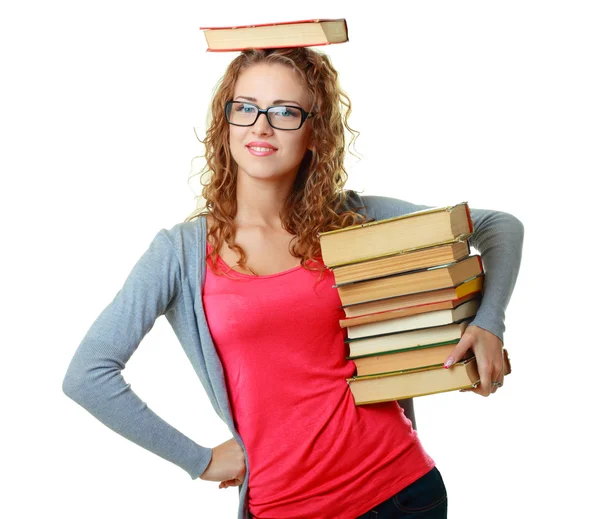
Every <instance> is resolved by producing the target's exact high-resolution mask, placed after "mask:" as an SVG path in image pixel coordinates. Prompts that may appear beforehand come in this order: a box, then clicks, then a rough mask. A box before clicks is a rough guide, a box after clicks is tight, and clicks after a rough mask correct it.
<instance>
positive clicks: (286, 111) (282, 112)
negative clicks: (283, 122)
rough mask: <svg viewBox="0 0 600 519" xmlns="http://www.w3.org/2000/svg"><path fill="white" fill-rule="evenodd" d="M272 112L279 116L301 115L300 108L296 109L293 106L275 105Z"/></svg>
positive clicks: (291, 116)
mask: <svg viewBox="0 0 600 519" xmlns="http://www.w3.org/2000/svg"><path fill="white" fill-rule="evenodd" d="M270 112H271V113H272V114H273V115H276V116H277V117H283V118H293V117H300V110H298V109H295V108H294V107H292V106H273V107H271V109H270Z"/></svg>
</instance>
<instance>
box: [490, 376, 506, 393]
mask: <svg viewBox="0 0 600 519" xmlns="http://www.w3.org/2000/svg"><path fill="white" fill-rule="evenodd" d="M492 380H493V381H494V382H497V384H493V383H492V393H495V392H496V391H498V389H500V388H501V387H502V386H503V385H504V373H503V372H502V371H498V372H497V373H496V374H495V375H493V376H492Z"/></svg>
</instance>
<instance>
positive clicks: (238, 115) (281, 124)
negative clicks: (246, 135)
mask: <svg viewBox="0 0 600 519" xmlns="http://www.w3.org/2000/svg"><path fill="white" fill-rule="evenodd" d="M267 117H268V118H269V122H270V123H271V126H273V127H274V128H279V129H282V130H295V129H297V128H300V125H301V124H302V112H301V111H300V110H299V109H297V108H294V107H293V106H272V107H270V108H269V109H268V111H267ZM228 118H229V122H230V123H231V124H237V125H240V126H252V125H253V124H254V123H255V122H256V120H257V119H258V108H257V107H256V106H254V105H252V104H248V103H243V102H241V101H234V102H232V103H231V107H230V108H229V111H228Z"/></svg>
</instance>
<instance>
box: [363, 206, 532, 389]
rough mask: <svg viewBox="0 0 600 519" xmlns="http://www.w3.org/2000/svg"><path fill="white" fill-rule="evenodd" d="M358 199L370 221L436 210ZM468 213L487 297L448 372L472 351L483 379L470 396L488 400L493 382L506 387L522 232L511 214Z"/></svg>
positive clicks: (462, 340) (487, 210)
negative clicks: (508, 315) (508, 318)
mask: <svg viewBox="0 0 600 519" xmlns="http://www.w3.org/2000/svg"><path fill="white" fill-rule="evenodd" d="M360 198H361V200H362V203H363V205H364V206H366V209H367V214H368V216H369V217H371V218H375V219H376V220H381V219H384V218H392V217H394V216H400V215H403V214H407V213H411V212H415V211H421V210H423V209H431V208H432V207H435V206H427V205H416V204H412V203H410V202H406V201H404V200H399V199H396V198H389V197H382V196H363V197H360ZM470 209H471V216H472V218H473V227H474V229H473V234H472V236H471V237H470V238H469V244H470V245H471V246H473V247H474V248H476V249H477V250H478V251H479V253H480V255H481V259H482V261H483V268H484V271H485V278H484V288H483V290H484V293H483V297H482V299H481V304H480V306H479V309H478V311H477V315H476V316H475V318H474V319H473V321H471V323H470V324H469V326H468V327H467V328H466V330H465V332H464V334H463V336H462V338H461V340H460V341H459V343H458V344H457V345H456V347H455V348H454V350H453V351H452V353H451V354H450V356H449V357H448V360H447V361H446V364H445V367H450V366H451V365H452V364H454V362H456V361H458V360H461V359H462V358H463V356H464V355H465V353H466V352H467V350H469V349H471V350H472V351H473V353H474V354H475V357H476V361H477V368H478V371H479V375H480V380H481V383H480V384H479V386H478V387H477V388H475V389H472V390H471V391H473V392H475V393H478V394H480V395H482V396H488V395H489V394H490V393H493V392H494V391H495V390H496V387H492V381H496V382H500V383H502V380H503V355H502V349H503V346H504V329H505V326H504V317H505V312H506V308H507V306H508V302H509V301H510V297H511V295H512V292H513V289H514V286H515V284H516V281H517V276H518V274H519V268H520V266H521V255H522V249H523V236H524V227H523V224H522V223H521V221H520V220H519V219H518V218H516V217H515V216H513V215H511V214H509V213H505V212H502V211H494V210H489V209H474V208H470Z"/></svg>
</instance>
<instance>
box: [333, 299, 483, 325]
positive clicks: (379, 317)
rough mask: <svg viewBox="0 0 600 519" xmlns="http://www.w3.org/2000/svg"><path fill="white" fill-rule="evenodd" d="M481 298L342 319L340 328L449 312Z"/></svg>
mask: <svg viewBox="0 0 600 519" xmlns="http://www.w3.org/2000/svg"><path fill="white" fill-rule="evenodd" d="M475 298H481V292H474V293H472V294H469V295H467V296H465V297H462V298H460V299H450V300H448V301H439V302H436V303H427V304H424V305H415V306H408V307H406V308H400V309H399V310H389V311H387V312H377V313H374V314H367V315H362V316H359V317H352V318H349V319H341V320H340V326H341V327H342V328H350V327H352V326H360V325H363V324H369V323H378V322H381V321H388V320H390V319H396V318H399V317H407V316H410V315H418V314H424V313H427V312H437V311H438V310H449V309H453V308H456V307H457V306H460V305H461V304H463V303H466V302H467V301H470V300H471V299H475Z"/></svg>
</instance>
